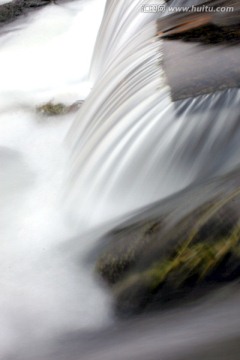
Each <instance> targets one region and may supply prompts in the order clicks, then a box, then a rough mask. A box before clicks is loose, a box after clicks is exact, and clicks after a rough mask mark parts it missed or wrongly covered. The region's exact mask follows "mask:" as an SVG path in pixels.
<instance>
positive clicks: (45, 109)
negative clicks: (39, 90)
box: [36, 100, 83, 116]
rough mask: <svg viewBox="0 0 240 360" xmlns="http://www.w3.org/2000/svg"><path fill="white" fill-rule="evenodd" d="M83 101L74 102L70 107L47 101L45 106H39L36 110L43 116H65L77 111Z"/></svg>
mask: <svg viewBox="0 0 240 360" xmlns="http://www.w3.org/2000/svg"><path fill="white" fill-rule="evenodd" d="M82 103H83V101H80V100H79V101H75V102H74V103H73V104H71V105H65V104H62V103H56V104H54V103H53V102H51V101H49V102H47V103H46V104H42V105H39V106H38V107H37V108H36V110H37V112H38V113H40V114H41V115H44V116H55V115H66V114H69V113H71V112H74V111H77V110H78V109H79V108H80V106H81V105H82Z"/></svg>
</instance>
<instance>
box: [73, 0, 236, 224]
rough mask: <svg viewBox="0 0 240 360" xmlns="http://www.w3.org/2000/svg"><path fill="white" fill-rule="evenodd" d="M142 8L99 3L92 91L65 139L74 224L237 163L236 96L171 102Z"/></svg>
mask: <svg viewBox="0 0 240 360" xmlns="http://www.w3.org/2000/svg"><path fill="white" fill-rule="evenodd" d="M145 3H146V2H144V1H135V2H126V1H119V2H118V3H117V4H116V3H115V2H114V1H112V2H111V1H109V2H108V3H107V10H106V13H105V17H104V19H103V23H102V27H101V29H100V32H99V36H98V41H97V45H96V47H95V55H94V59H93V69H92V73H93V74H94V77H95V78H96V83H95V86H94V89H93V90H92V92H91V94H90V96H89V97H88V99H87V101H86V103H85V104H84V106H83V107H82V109H81V111H80V112H79V114H78V116H77V119H76V121H75V123H74V125H73V127H72V129H71V131H70V140H69V141H70V144H71V145H72V172H71V181H70V185H69V186H70V188H71V198H72V201H71V200H70V208H74V207H75V209H76V213H77V216H76V219H77V221H78V219H79V218H81V219H83V218H85V219H86V222H88V221H90V222H91V221H93V223H99V222H100V223H101V222H103V221H107V220H109V219H111V218H116V217H118V216H120V215H124V214H126V213H128V212H130V211H132V210H135V209H137V208H139V207H141V206H143V205H146V204H149V203H151V202H153V201H156V200H158V199H161V198H164V197H167V196H169V195H171V194H173V193H174V192H176V191H179V190H181V189H183V188H185V187H186V186H188V185H190V184H192V183H194V182H196V181H199V180H201V179H206V178H208V177H210V176H213V175H216V174H220V173H224V172H226V171H229V170H231V169H232V168H233V167H234V166H236V165H237V164H238V163H239V160H238V159H239V151H240V148H239V145H238V141H237V138H238V136H239V128H238V123H239V119H238V116H237V109H238V103H239V99H240V93H239V90H237V89H232V90H228V91H224V92H218V93H215V94H209V95H204V96H199V97H197V98H194V99H191V100H184V101H181V102H180V103H173V102H172V100H171V96H170V90H171V89H170V88H169V87H168V85H167V79H166V78H165V76H164V71H163V64H162V60H163V50H162V41H160V40H159V39H158V38H157V36H156V32H157V30H156V23H155V19H156V14H155V13H153V14H151V13H150V14H145V13H142V12H141V7H142V5H143V4H145ZM160 3H161V2H159V4H160ZM157 15H158V16H159V14H157ZM96 74H97V75H96ZM230 109H231V111H230ZM223 128H224V131H223V130H222V129H223Z"/></svg>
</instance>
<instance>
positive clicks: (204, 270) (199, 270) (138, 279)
mask: <svg viewBox="0 0 240 360" xmlns="http://www.w3.org/2000/svg"><path fill="white" fill-rule="evenodd" d="M239 194H240V189H237V190H236V191H234V192H233V193H231V194H230V195H228V196H227V197H225V198H223V199H221V200H219V201H217V202H214V203H212V204H211V205H210V206H209V205H208V206H207V209H206V208H205V212H204V213H203V214H202V216H200V218H199V219H198V220H197V221H196V222H195V224H194V226H193V228H192V229H191V230H190V232H189V234H188V236H187V239H185V241H183V242H182V244H181V245H180V246H177V248H175V250H173V251H172V253H171V255H170V256H169V257H167V258H165V259H162V260H160V261H155V262H154V263H153V264H152V265H150V266H149V267H148V268H147V269H145V270H143V271H139V272H135V273H132V274H129V275H128V276H127V277H125V279H123V281H121V282H120V283H118V284H117V285H116V286H115V287H114V289H113V291H114V294H115V296H116V298H122V297H123V298H124V297H125V295H126V296H127V294H128V292H130V291H132V290H133V291H134V288H139V287H143V288H145V289H148V290H147V291H149V292H152V291H153V292H154V290H156V289H157V288H159V287H161V285H163V284H165V283H168V282H169V281H170V283H171V286H173V287H174V288H175V289H177V288H180V287H181V286H183V285H184V283H185V282H186V281H187V280H188V279H189V278H191V277H192V276H194V277H195V279H197V280H196V281H197V282H198V281H199V282H201V281H204V279H205V278H206V277H207V276H208V275H209V274H211V272H212V271H213V270H214V269H216V268H217V266H218V265H219V264H220V263H221V262H222V261H224V259H225V258H226V256H227V255H234V257H235V259H239V260H240V223H239V221H237V222H236V224H235V225H234V226H233V228H232V229H231V231H230V232H229V234H228V235H225V236H219V237H218V238H214V239H213V241H212V240H211V241H209V242H205V241H206V240H209V239H200V241H197V242H196V237H197V235H198V233H199V231H200V230H201V228H202V227H203V226H204V225H205V224H206V223H207V222H208V221H210V220H211V219H212V218H213V217H214V215H216V214H217V213H218V211H219V210H221V209H222V208H223V207H224V206H225V205H227V204H228V203H229V202H231V201H232V200H234V199H235V198H236V197H237V196H238V195H239Z"/></svg>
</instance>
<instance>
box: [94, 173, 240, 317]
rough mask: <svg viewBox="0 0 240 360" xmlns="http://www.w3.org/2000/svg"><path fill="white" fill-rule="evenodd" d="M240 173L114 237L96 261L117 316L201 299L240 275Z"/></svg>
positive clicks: (185, 195) (142, 217) (180, 197)
mask: <svg viewBox="0 0 240 360" xmlns="http://www.w3.org/2000/svg"><path fill="white" fill-rule="evenodd" d="M239 220H240V170H238V171H236V172H234V173H232V174H231V175H228V176H225V177H222V178H219V179H214V180H212V181H210V182H208V183H204V184H202V185H199V186H198V187H195V188H191V189H188V190H186V191H184V192H181V193H180V194H177V195H175V196H173V197H172V198H171V199H168V200H167V201H162V202H160V203H158V204H155V205H154V206H152V207H150V208H148V209H145V210H143V211H142V212H141V213H139V214H138V215H135V216H134V217H133V218H132V219H131V220H130V221H129V222H128V223H125V224H123V225H122V226H120V227H118V228H117V229H116V230H114V231H113V232H111V233H110V234H108V236H107V237H106V238H105V239H104V241H103V244H104V245H102V249H101V251H100V254H99V256H98V259H97V262H96V272H97V274H98V276H99V277H100V278H101V279H102V280H103V281H104V282H105V283H107V284H108V286H109V288H110V289H111V292H112V294H113V297H114V301H115V308H116V312H117V313H118V314H119V315H129V314H136V313H139V312H142V311H143V310H146V309H155V308H162V307H165V306H169V305H174V304H176V303H179V302H180V303H181V302H182V301H186V300H188V299H193V298H195V297H196V298H198V297H199V296H202V295H205V294H206V293H209V291H210V290H211V289H214V288H216V287H217V286H222V285H224V284H226V283H228V282H231V281H234V280H236V279H238V278H239V276H240V221H239Z"/></svg>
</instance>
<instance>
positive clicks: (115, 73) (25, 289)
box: [0, 0, 240, 360]
mask: <svg viewBox="0 0 240 360" xmlns="http://www.w3.org/2000/svg"><path fill="white" fill-rule="evenodd" d="M143 3H146V2H143V1H140V0H132V1H130V0H118V1H115V0H108V1H107V2H106V4H105V1H103V0H102V1H100V2H99V1H98V2H97V1H83V2H81V1H80V2H78V1H77V2H75V3H74V4H73V3H72V4H71V3H68V2H66V3H64V4H63V5H62V6H61V7H60V6H55V5H54V4H53V5H51V6H49V9H44V11H40V12H39V13H38V14H37V15H34V16H33V17H32V18H29V23H28V24H27V25H26V26H23V23H22V22H21V21H20V20H19V21H20V23H19V24H20V25H21V27H20V28H19V29H18V31H16V32H13V33H11V32H10V33H6V34H3V36H2V38H1V39H0V41H1V47H2V49H3V52H2V57H1V58H0V71H1V69H2V71H1V79H2V80H1V85H0V96H1V108H0V110H1V118H0V129H1V132H0V144H1V147H0V166H1V180H0V195H1V199H0V216H1V218H0V224H1V229H0V237H1V249H0V282H1V291H0V324H1V325H0V358H2V359H3V360H79V359H81V360H101V359H104V360H113V359H114V360H118V359H119V360H134V359H138V360H188V359H189V360H192V359H193V358H195V359H199V360H200V359H202V358H204V359H206V360H208V359H209V360H210V359H211V360H213V359H220V360H239V350H240V348H239V336H240V333H239V327H240V317H239V300H240V299H239V297H240V293H239V286H238V281H232V282H231V284H227V285H226V284H225V285H224V286H223V284H220V286H218V287H217V288H214V289H213V291H211V292H209V293H208V294H207V295H206V294H205V296H204V297H201V298H200V296H199V298H196V297H195V299H194V301H193V300H192V299H190V298H189V299H188V302H186V303H184V302H182V303H180V305H179V304H177V305H176V306H175V307H174V308H172V309H169V308H165V309H163V308H160V309H159V308H158V311H157V312H150V313H148V314H142V315H141V316H140V315H138V316H133V317H132V318H127V319H125V320H119V319H118V318H117V317H116V314H114V313H113V306H112V305H113V301H112V297H111V295H112V294H110V291H109V290H108V289H107V288H106V286H105V285H104V284H102V282H101V281H98V280H99V279H98V280H97V279H96V277H95V275H94V270H93V268H94V264H93V260H92V259H93V258H94V261H95V260H96V257H97V256H99V249H101V246H103V245H104V241H105V240H106V238H105V234H106V233H107V232H109V231H110V233H111V231H113V233H114V231H115V234H116V233H117V232H118V231H119V226H120V227H121V224H122V223H123V224H124V225H122V226H126V227H127V225H125V224H126V223H127V224H128V222H129V224H130V225H132V224H133V226H135V222H134V219H136V217H138V216H140V217H141V220H143V221H145V220H146V212H145V211H147V212H148V214H149V213H152V212H153V211H155V210H156V208H157V207H158V206H160V207H161V209H162V204H163V205H164V204H166V203H167V204H170V203H171V204H174V201H178V206H174V207H173V210H172V213H173V215H174V216H172V213H171V214H170V215H171V216H172V217H171V216H170V220H172V218H173V217H179V218H180V217H181V216H183V213H184V211H185V212H186V213H187V212H188V213H190V214H191V212H193V210H194V209H193V208H191V205H192V204H193V201H192V198H193V197H194V196H196V194H197V196H198V200H199V202H198V205H200V204H202V203H203V202H204V201H207V200H208V199H210V198H212V196H213V195H214V194H218V192H219V190H220V188H221V190H222V192H224V191H225V188H224V186H222V183H224V184H225V181H226V179H228V181H229V183H230V185H229V186H230V187H231V186H233V185H234V186H235V183H237V181H235V180H236V177H235V178H234V177H233V178H231V177H229V176H230V175H229V174H230V173H231V174H238V173H237V172H235V173H234V171H236V170H237V169H238V168H239V165H240V160H239V159H240V145H239V121H240V119H239V115H238V114H239V100H240V92H239V89H238V88H237V87H236V86H235V85H234V86H227V88H226V87H224V88H221V86H220V87H218V89H217V90H218V91H215V90H216V89H214V92H213V91H210V92H209V91H208V92H207V93H201V96H197V97H190V98H188V96H185V97H184V99H183V100H181V101H179V102H174V101H173V98H172V95H173V92H172V91H171V90H172V88H171V85H170V84H169V83H168V80H167V78H166V73H165V68H164V66H163V62H164V59H165V58H164V56H166V48H164V45H163V40H162V39H159V37H158V36H157V33H158V30H159V29H158V24H157V19H158V17H159V16H160V15H159V14H155V13H152V14H145V13H143V12H141V6H142V5H143ZM147 3H150V1H147ZM155 3H157V4H161V3H162V1H157V2H156V1H155ZM171 3H172V4H176V1H172V2H171ZM194 3H196V1H194ZM105 5H106V7H105V13H104V16H103V20H102V24H101V27H100V29H99V31H98V27H99V24H100V20H101V16H102V13H103V9H104V6H105ZM43 28H44V29H45V31H44V32H43V31H42V29H43ZM86 33H87V34H88V35H89V36H88V37H87V36H86ZM14 34H15V35H14ZM96 36H97V41H96V43H95V50H94V55H93V58H92V66H91V70H90V60H91V57H92V53H93V46H94V42H95V38H96ZM26 44H27V45H28V46H27V48H26ZM164 49H165V50H164ZM191 51H193V52H196V54H198V53H200V52H201V51H202V49H201V48H200V47H199V45H198V44H193V46H191ZM43 55H45V56H43ZM16 58H17V59H18V66H19V67H21V72H20V71H19V70H18V69H17V68H16V67H15V66H13V64H15V62H16ZM215 59H216V57H215ZM36 64H38V66H37V70H36ZM175 64H176V69H174V70H175V72H176V73H177V64H178V62H177V59H176V62H175ZM234 64H235V62H234ZM11 68H12V70H11ZM172 68H174V65H172ZM6 69H10V70H11V71H10V73H11V76H10V73H9V72H7V71H6ZM39 69H40V70H39ZM190 85H191V84H190ZM91 87H92V89H91ZM89 92H90V95H89V96H88V97H87V98H86V100H85V103H84V104H83V106H82V107H81V109H80V111H79V112H78V115H77V117H76V119H74V115H73V114H70V115H64V116H62V117H60V118H57V117H52V118H51V119H50V118H47V119H46V121H44V122H43V121H39V118H38V115H37V114H36V113H35V112H34V108H35V106H36V105H39V102H41V103H42V102H44V101H45V102H46V101H52V98H54V100H56V99H57V100H58V99H59V98H61V99H63V100H64V99H68V100H69V99H70V101H72V100H74V101H75V100H76V101H77V100H79V99H80V100H81V99H83V98H84V97H86V95H87V94H88V93H89ZM188 94H189V89H188ZM195 95H196V94H195ZM198 95H199V94H198ZM186 97H187V98H186ZM69 130H70V131H69ZM67 134H68V135H67ZM66 135H67V137H66ZM65 139H67V141H65ZM63 144H64V145H63ZM237 177H238V175H237ZM197 186H199V187H197ZM221 186H222V187H221ZM237 186H238V185H237ZM196 189H198V190H196ZM180 191H183V192H182V193H181V192H180ZM185 191H186V194H187V195H186V197H185V200H183V198H182V197H181V196H182V194H185V193H184V192H185ZM188 191H189V193H188ZM227 191H228V189H227V188H226V193H227ZM179 192H180V193H179ZM162 200H164V201H163V203H162V202H157V201H162ZM156 202H157V203H156ZM159 204H160V205H159ZM235 205H236V204H235ZM144 206H146V208H144V209H143V210H142V207H144ZM164 206H165V205H164ZM179 209H180V210H179ZM186 213H185V214H186ZM235 215H236V214H235ZM236 216H237V215H236ZM234 220H235V218H234ZM119 224H120V225H119ZM169 224H170V225H171V224H172V223H171V221H170V222H169ZM234 224H235V223H234ZM190 230H192V229H190ZM100 237H101V240H99V238H100ZM163 240H164V239H163ZM129 242H131V239H130V240H129ZM163 242H164V241H163ZM146 253H147V252H143V253H142V254H141V258H140V260H141V261H144V260H145V258H144V256H145V254H146ZM89 254H90V255H89ZM92 254H94V255H92ZM91 256H92V257H91ZM89 259H90V261H89ZM141 261H140V262H141Z"/></svg>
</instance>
